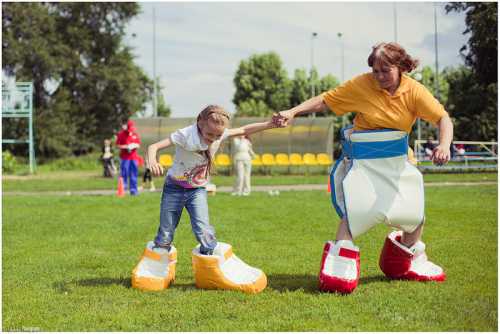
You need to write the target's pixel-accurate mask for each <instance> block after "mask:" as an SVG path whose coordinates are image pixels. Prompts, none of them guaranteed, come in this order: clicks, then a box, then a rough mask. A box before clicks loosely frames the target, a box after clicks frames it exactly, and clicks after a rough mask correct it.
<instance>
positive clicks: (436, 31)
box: [434, 3, 440, 101]
mask: <svg viewBox="0 0 500 334" xmlns="http://www.w3.org/2000/svg"><path fill="white" fill-rule="evenodd" d="M436 8H437V3H434V50H435V52H436V53H435V58H436V75H435V76H436V78H435V80H434V87H435V88H434V89H435V94H436V99H438V101H439V100H440V94H439V64H438V28H437V9H436Z"/></svg>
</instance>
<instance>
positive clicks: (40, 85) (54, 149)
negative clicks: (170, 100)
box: [2, 2, 152, 157]
mask: <svg viewBox="0 0 500 334" xmlns="http://www.w3.org/2000/svg"><path fill="white" fill-rule="evenodd" d="M2 9H3V13H2V33H3V39H2V52H3V62H2V68H3V70H4V72H5V73H6V74H7V75H9V76H15V77H16V78H17V80H18V81H33V85H34V110H35V123H34V125H35V142H36V150H37V152H38V156H39V157H40V156H42V157H56V156H62V155H66V154H68V153H69V152H73V153H76V154H78V153H83V152H88V151H90V150H92V148H93V147H95V145H97V144H100V142H101V140H102V139H103V138H106V137H109V136H111V135H112V134H113V131H114V130H115V129H116V128H118V127H119V124H120V123H121V122H123V121H124V120H125V119H127V118H128V117H129V116H131V115H133V114H134V113H135V112H136V111H137V110H142V109H144V106H145V103H146V102H147V101H148V100H149V99H150V98H151V88H152V87H151V80H149V79H148V78H147V76H146V75H145V74H144V73H143V71H142V70H141V69H140V68H139V67H138V66H137V65H135V64H134V62H133V56H132V54H131V50H130V49H129V48H128V47H126V46H123V43H122V39H123V36H124V28H125V25H126V24H127V23H128V22H129V21H130V19H132V18H133V17H134V16H136V15H137V14H138V13H139V6H138V5H137V4H136V3H117V2H115V3H112V2H108V3H69V2H62V3H15V2H11V3H2ZM4 131H5V132H15V131H16V125H15V124H14V123H6V124H5V128H4Z"/></svg>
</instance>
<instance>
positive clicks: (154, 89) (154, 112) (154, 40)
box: [153, 5, 158, 117]
mask: <svg viewBox="0 0 500 334" xmlns="http://www.w3.org/2000/svg"><path fill="white" fill-rule="evenodd" d="M156 86H157V83H156V8H155V5H153V117H158V101H157V98H158V92H157V91H156V90H157V87H156Z"/></svg>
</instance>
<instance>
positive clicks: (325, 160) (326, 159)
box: [316, 153, 333, 166]
mask: <svg viewBox="0 0 500 334" xmlns="http://www.w3.org/2000/svg"><path fill="white" fill-rule="evenodd" d="M316 161H318V165H321V166H330V165H331V164H332V163H333V161H332V159H331V158H330V156H329V155H328V154H326V153H318V154H317V155H316Z"/></svg>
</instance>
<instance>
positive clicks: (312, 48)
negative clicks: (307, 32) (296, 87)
mask: <svg viewBox="0 0 500 334" xmlns="http://www.w3.org/2000/svg"><path fill="white" fill-rule="evenodd" d="M316 36H318V33H317V32H313V33H312V34H311V97H314V94H315V93H316V87H315V84H314V80H313V71H314V38H315V37H316Z"/></svg>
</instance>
